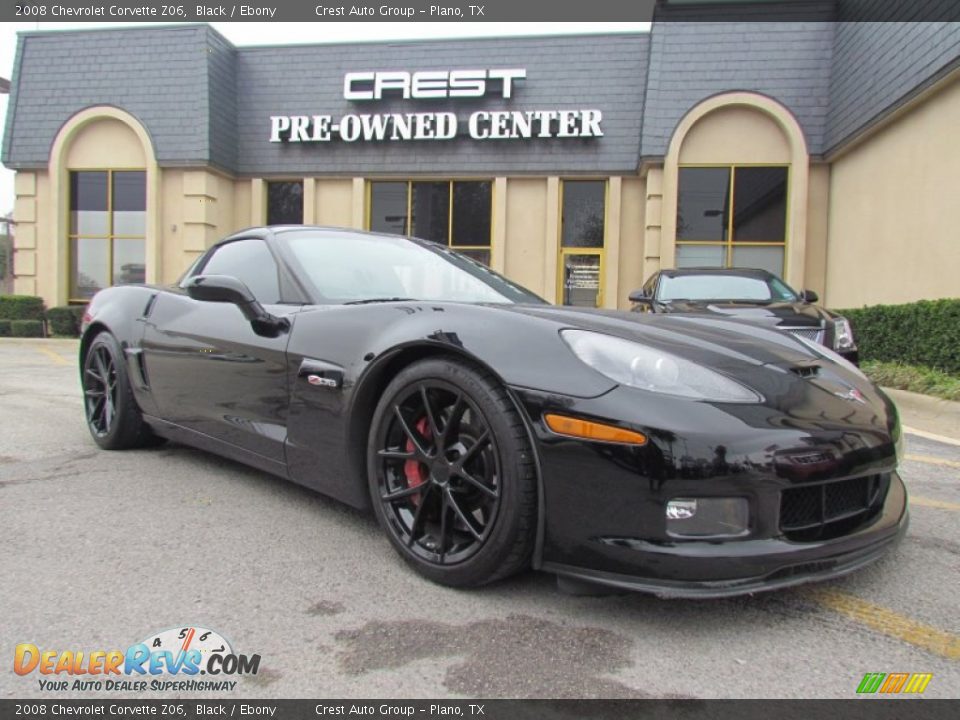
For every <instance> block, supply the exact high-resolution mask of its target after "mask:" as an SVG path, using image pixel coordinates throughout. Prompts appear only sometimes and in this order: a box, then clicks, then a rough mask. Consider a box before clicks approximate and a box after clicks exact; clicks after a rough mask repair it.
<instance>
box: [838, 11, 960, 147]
mask: <svg viewBox="0 0 960 720" xmlns="http://www.w3.org/2000/svg"><path fill="white" fill-rule="evenodd" d="M833 55H834V63H833V75H832V78H831V82H830V113H829V116H828V118H827V127H826V132H825V138H824V146H825V147H824V149H825V150H830V149H832V148H834V147H836V146H838V145H840V144H842V143H843V142H844V141H845V140H847V139H849V138H850V137H851V136H853V135H855V134H856V133H857V132H858V131H859V130H860V129H862V128H863V127H864V126H866V125H868V124H870V122H871V121H872V120H874V119H875V118H876V117H877V116H879V115H882V114H884V113H886V112H888V111H889V110H890V109H891V108H893V107H895V106H897V105H898V104H899V103H900V102H901V101H902V100H903V99H905V98H907V97H910V96H912V95H913V94H915V93H916V92H917V91H918V90H920V89H922V88H923V87H924V86H926V85H927V84H928V83H929V82H930V81H932V80H935V79H936V78H938V77H940V76H941V75H942V74H943V73H944V72H945V71H947V70H950V69H952V68H954V67H956V66H957V64H958V59H960V23H947V22H916V23H899V22H890V23H886V22H841V23H838V24H837V26H836V32H835V41H834V50H833Z"/></svg>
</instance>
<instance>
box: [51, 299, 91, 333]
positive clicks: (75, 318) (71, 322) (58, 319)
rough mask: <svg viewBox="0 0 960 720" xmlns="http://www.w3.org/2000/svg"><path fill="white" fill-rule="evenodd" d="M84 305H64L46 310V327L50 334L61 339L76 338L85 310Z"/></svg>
mask: <svg viewBox="0 0 960 720" xmlns="http://www.w3.org/2000/svg"><path fill="white" fill-rule="evenodd" d="M86 309H87V308H86V306H85V305H64V306H63V307H55V308H50V309H49V310H47V325H48V326H49V328H50V332H51V333H53V334H54V335H60V336H62V337H78V336H79V335H80V321H81V320H82V319H83V313H84V311H85V310H86Z"/></svg>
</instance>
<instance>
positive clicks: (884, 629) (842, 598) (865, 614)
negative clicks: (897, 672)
mask: <svg viewBox="0 0 960 720" xmlns="http://www.w3.org/2000/svg"><path fill="white" fill-rule="evenodd" d="M809 593H810V596H811V597H812V598H813V599H814V600H816V601H817V602H818V603H819V604H820V605H822V606H824V607H826V608H829V609H830V610H833V611H834V612H837V613H839V614H841V615H843V616H845V617H848V618H850V619H851V620H853V621H855V622H858V623H860V624H862V625H866V626H867V627H869V628H870V629H871V630H876V631H877V632H879V633H882V634H883V635H887V636H888V637H892V638H896V639H897V640H902V641H903V642H905V643H909V644H911V645H913V646H915V647H918V648H921V649H923V650H926V651H927V652H931V653H934V654H936V655H940V656H941V657H945V658H948V659H950V660H960V635H954V634H953V633H949V632H945V631H944V630H940V629H938V628H935V627H933V626H931V625H925V624H924V623H921V622H917V621H916V620H912V619H911V618H908V617H907V616H905V615H901V614H899V613H896V612H894V611H893V610H890V609H889V608H885V607H882V606H880V605H874V604H873V603H870V602H867V601H866V600H861V599H860V598H858V597H855V596H853V595H848V594H846V593H842V592H837V591H836V590H826V589H822V588H818V589H815V590H811V591H809Z"/></svg>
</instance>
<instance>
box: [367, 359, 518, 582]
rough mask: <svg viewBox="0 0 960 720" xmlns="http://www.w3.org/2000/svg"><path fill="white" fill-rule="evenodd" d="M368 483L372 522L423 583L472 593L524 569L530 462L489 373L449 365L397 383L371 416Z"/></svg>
mask: <svg viewBox="0 0 960 720" xmlns="http://www.w3.org/2000/svg"><path fill="white" fill-rule="evenodd" d="M458 398H459V399H458ZM428 408H429V409H428ZM441 447H442V448H443V452H442V453H441V452H440V448H441ZM367 475H368V484H369V490H370V497H371V501H372V504H373V507H374V512H375V513H376V516H377V521H378V522H379V523H380V526H381V527H382V528H383V530H384V532H385V533H386V535H387V537H388V538H389V539H390V542H391V543H392V544H393V546H394V547H395V548H396V550H397V551H398V552H399V553H400V555H401V557H403V559H404V560H406V561H407V562H408V563H409V564H410V565H411V566H412V567H413V568H414V569H415V570H416V571H417V572H419V573H420V574H421V575H423V576H425V577H427V578H429V579H430V580H433V581H434V582H437V583H440V584H443V585H448V586H452V587H475V586H479V585H485V584H487V583H490V582H493V581H495V580H499V579H502V578H505V577H507V576H509V575H513V574H514V573H517V572H519V571H520V570H523V569H526V568H527V567H529V564H530V558H531V555H532V553H533V545H534V536H535V533H536V516H537V484H536V475H535V469H534V452H533V449H532V447H531V446H530V440H529V438H528V436H527V431H526V428H525V427H524V424H523V420H522V419H521V417H520V416H519V414H518V413H517V410H516V408H515V407H514V405H513V403H512V402H511V401H510V398H509V397H508V395H507V392H506V390H505V388H503V387H502V385H500V384H499V383H498V382H497V380H496V379H495V378H494V377H493V376H492V375H491V374H490V373H488V372H485V371H483V370H481V369H480V368H478V367H476V366H474V365H471V364H468V363H466V362H464V361H462V360H460V359H454V358H432V359H429V360H424V361H421V362H418V363H415V364H413V365H410V366H409V367H407V368H405V369H403V370H402V371H401V372H400V373H398V374H397V376H396V377H395V378H394V379H393V380H392V381H391V382H390V384H389V385H388V386H387V388H386V390H385V391H384V393H383V396H382V397H381V399H380V402H379V403H378V405H377V409H376V411H375V412H374V415H373V420H372V422H371V425H370V434H369V440H368V444H367Z"/></svg>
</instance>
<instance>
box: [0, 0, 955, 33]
mask: <svg viewBox="0 0 960 720" xmlns="http://www.w3.org/2000/svg"><path fill="white" fill-rule="evenodd" d="M0 20H2V21H9V22H16V21H21V22H23V21H25V22H39V23H43V22H61V21H70V22H212V21H218V22H221V21H225V22H265V21H266V22H472V23H475V22H649V21H651V20H654V21H656V22H716V21H726V22H733V21H750V22H774V21H775V22H783V21H803V22H830V21H835V20H839V21H847V22H868V21H884V22H888V21H903V22H930V21H960V3H958V2H956V0H911V1H910V2H904V1H903V0H769V1H765V2H749V1H744V0H741V1H739V2H737V1H733V2H726V1H723V0H715V1H713V2H695V1H693V2H691V1H690V0H468V1H467V2H463V1H462V0H450V1H449V2H447V3H446V4H443V3H439V2H434V3H429V2H422V0H409V1H407V2H405V1H404V0H389V1H388V2H372V3H363V2H361V3H348V2H341V1H340V0H323V1H322V2H318V1H317V0H303V1H300V0H249V1H248V2H239V3H238V2H215V1H213V0H208V2H204V3H196V2H181V0H162V1H157V0H52V1H51V0H14V1H13V2H12V3H4V4H3V6H2V7H0ZM41 27H42V26H41Z"/></svg>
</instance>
